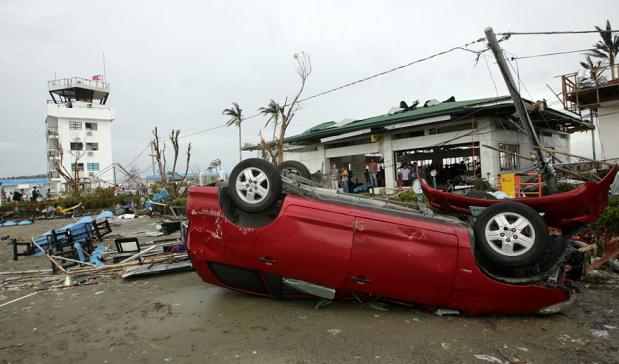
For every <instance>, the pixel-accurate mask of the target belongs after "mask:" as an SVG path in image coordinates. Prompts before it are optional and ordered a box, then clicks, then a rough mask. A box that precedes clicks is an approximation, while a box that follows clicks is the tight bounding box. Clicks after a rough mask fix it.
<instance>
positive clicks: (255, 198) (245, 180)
mask: <svg viewBox="0 0 619 364" xmlns="http://www.w3.org/2000/svg"><path fill="white" fill-rule="evenodd" d="M235 184H236V186H235V187H236V192H237V195H238V196H239V198H240V199H241V200H243V201H245V202H246V203H249V204H252V205H255V204H259V203H261V202H262V201H264V199H266V198H267V195H268V194H269V179H268V177H267V175H266V173H264V171H263V170H261V169H260V168H256V167H247V168H245V169H243V170H242V171H241V173H239V175H238V176H237V177H236V181H235Z"/></svg>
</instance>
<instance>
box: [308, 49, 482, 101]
mask: <svg viewBox="0 0 619 364" xmlns="http://www.w3.org/2000/svg"><path fill="white" fill-rule="evenodd" d="M484 40H485V38H479V39H477V40H474V41H472V42H469V43H466V44H464V45H462V46H458V47H452V48H449V49H446V50H444V51H441V52H438V53H434V54H432V55H430V56H427V57H423V58H419V59H416V60H414V61H411V62H408V63H406V64H403V65H400V66H397V67H393V68H390V69H388V70H386V71H382V72H378V73H375V74H373V75H370V76H367V77H364V78H362V79H359V80H356V81H353V82H349V83H346V84H344V85H341V86H338V87H334V88H331V89H328V90H326V91H322V92H319V93H317V94H314V95H311V96H308V97H305V98H302V99H300V100H299V102H303V101H307V100H311V99H313V98H316V97H319V96H322V95H326V94H329V93H331V92H335V91H339V90H341V89H343V88H346V87H350V86H353V85H356V84H359V83H362V82H365V81H368V80H371V79H373V78H376V77H380V76H384V75H386V74H389V73H392V72H395V71H398V70H401V69H403V68H406V67H410V66H412V65H414V64H417V63H421V62H424V61H427V60H429V59H432V58H434V57H438V56H442V55H444V54H447V53H450V52H453V51H456V50H464V51H468V52H473V53H477V52H476V51H473V50H471V49H467V48H466V47H468V46H471V45H473V44H475V43H479V42H483V41H484Z"/></svg>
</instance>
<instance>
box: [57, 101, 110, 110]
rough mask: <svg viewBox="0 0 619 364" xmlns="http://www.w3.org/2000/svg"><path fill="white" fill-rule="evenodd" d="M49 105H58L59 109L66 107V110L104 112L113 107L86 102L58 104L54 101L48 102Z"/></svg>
mask: <svg viewBox="0 0 619 364" xmlns="http://www.w3.org/2000/svg"><path fill="white" fill-rule="evenodd" d="M47 103H48V104H51V105H58V107H64V108H67V109H74V108H82V109H104V110H109V109H111V107H109V106H106V105H102V104H95V103H92V102H84V101H67V102H56V101H54V100H47Z"/></svg>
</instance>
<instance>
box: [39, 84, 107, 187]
mask: <svg viewBox="0 0 619 364" xmlns="http://www.w3.org/2000/svg"><path fill="white" fill-rule="evenodd" d="M47 84H48V90H49V94H50V96H51V100H48V102H47V118H46V119H45V123H46V126H47V129H46V141H47V166H48V167H47V170H48V175H49V181H50V189H51V191H52V192H54V193H59V192H62V191H65V190H66V182H67V179H66V178H65V177H63V175H65V176H66V175H69V176H71V177H72V178H74V179H75V180H78V181H79V183H80V184H81V185H82V187H83V188H85V189H91V188H96V187H99V186H100V187H110V186H113V183H114V175H113V169H112V168H111V167H112V121H114V118H115V114H114V111H113V110H112V109H111V108H109V107H108V106H106V105H105V104H106V102H107V99H108V96H109V94H110V85H109V84H108V83H106V82H103V81H102V80H99V77H98V76H95V77H93V79H92V80H89V79H86V78H80V77H72V78H63V79H58V80H52V81H49V82H48V83H47ZM59 169H60V170H59Z"/></svg>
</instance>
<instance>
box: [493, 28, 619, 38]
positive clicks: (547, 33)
mask: <svg viewBox="0 0 619 364" xmlns="http://www.w3.org/2000/svg"><path fill="white" fill-rule="evenodd" d="M618 32H619V30H560V31H555V30H551V31H545V32H504V33H496V34H498V35H504V36H509V37H511V36H512V35H564V34H588V33H618Z"/></svg>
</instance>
